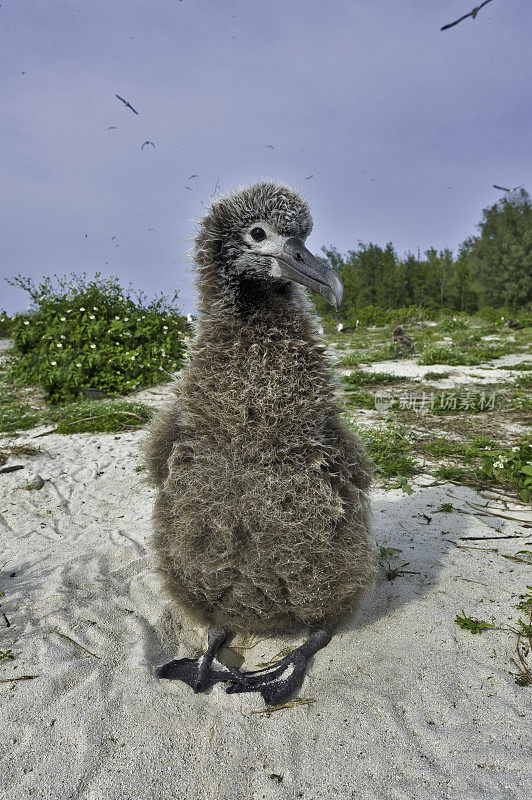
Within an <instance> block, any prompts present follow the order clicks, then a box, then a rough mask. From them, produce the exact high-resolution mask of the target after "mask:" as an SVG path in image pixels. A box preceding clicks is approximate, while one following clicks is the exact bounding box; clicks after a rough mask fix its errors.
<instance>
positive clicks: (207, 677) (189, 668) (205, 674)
mask: <svg viewBox="0 0 532 800" xmlns="http://www.w3.org/2000/svg"><path fill="white" fill-rule="evenodd" d="M226 638H227V632H226V631H225V630H224V628H218V627H213V628H209V640H208V646H207V650H206V651H205V653H203V655H202V656H200V657H199V658H174V659H173V660H172V661H169V662H168V663H167V664H163V665H162V666H160V667H158V668H157V669H156V671H155V675H156V677H157V678H166V680H170V681H184V682H185V683H187V684H188V685H189V686H190V687H192V689H194V692H195V693H197V692H204V691H205V690H206V689H210V688H211V686H214V684H215V683H218V682H219V681H223V682H224V683H225V682H227V681H231V680H239V679H240V672H239V671H238V670H237V669H234V668H233V667H226V666H225V665H224V664H221V663H220V662H219V661H217V660H216V659H215V656H216V653H217V652H218V650H219V649H220V647H221V646H222V645H223V643H224V642H225V640H226Z"/></svg>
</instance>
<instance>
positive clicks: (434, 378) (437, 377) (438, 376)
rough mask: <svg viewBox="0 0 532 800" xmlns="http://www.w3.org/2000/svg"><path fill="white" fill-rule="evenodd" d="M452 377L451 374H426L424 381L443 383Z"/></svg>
mask: <svg viewBox="0 0 532 800" xmlns="http://www.w3.org/2000/svg"><path fill="white" fill-rule="evenodd" d="M449 375H450V373H449V372H425V374H424V375H423V380H424V381H443V380H444V379H445V378H448V377H449Z"/></svg>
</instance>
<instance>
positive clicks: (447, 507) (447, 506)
mask: <svg viewBox="0 0 532 800" xmlns="http://www.w3.org/2000/svg"><path fill="white" fill-rule="evenodd" d="M452 511H453V504H452V503H442V504H441V506H440V507H439V508H437V509H436V511H435V512H434V513H435V514H438V512H443V513H444V514H450V513H451V512H452Z"/></svg>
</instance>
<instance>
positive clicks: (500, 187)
mask: <svg viewBox="0 0 532 800" xmlns="http://www.w3.org/2000/svg"><path fill="white" fill-rule="evenodd" d="M524 185H525V184H524V183H522V184H521V185H520V186H514V187H513V189H507V188H506V186H497V184H496V183H494V184H492V186H493V188H494V189H500V190H501V192H506V194H511V192H516V191H517V190H518V189H520V188H521V186H524Z"/></svg>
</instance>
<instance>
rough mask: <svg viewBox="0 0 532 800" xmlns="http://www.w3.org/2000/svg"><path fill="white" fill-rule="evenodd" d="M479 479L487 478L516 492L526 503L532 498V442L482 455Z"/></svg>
mask: <svg viewBox="0 0 532 800" xmlns="http://www.w3.org/2000/svg"><path fill="white" fill-rule="evenodd" d="M482 461H483V466H482V467H481V470H480V472H479V473H478V477H479V478H488V479H489V480H492V481H494V482H496V483H499V484H500V485H501V486H505V487H507V488H508V489H512V490H513V491H515V492H517V494H518V495H519V497H520V498H521V500H524V502H525V503H528V502H529V501H530V499H531V498H532V441H524V442H521V443H519V444H517V445H515V446H514V447H510V448H508V449H506V450H502V449H500V450H492V451H490V452H489V453H486V454H484V456H483V458H482Z"/></svg>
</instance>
